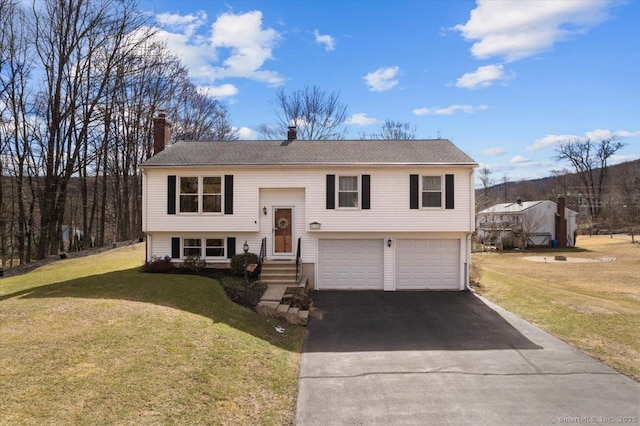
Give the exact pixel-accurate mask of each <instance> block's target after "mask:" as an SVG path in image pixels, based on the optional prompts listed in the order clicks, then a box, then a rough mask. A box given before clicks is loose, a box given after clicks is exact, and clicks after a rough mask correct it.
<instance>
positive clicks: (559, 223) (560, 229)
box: [556, 195, 567, 248]
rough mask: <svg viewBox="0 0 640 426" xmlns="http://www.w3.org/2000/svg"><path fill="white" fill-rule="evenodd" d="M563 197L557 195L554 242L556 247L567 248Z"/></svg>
mask: <svg viewBox="0 0 640 426" xmlns="http://www.w3.org/2000/svg"><path fill="white" fill-rule="evenodd" d="M564 205H565V202H564V196H562V195H558V211H557V213H556V240H557V241H558V247H562V248H564V247H567V218H566V217H565V213H564V208H565V207H564Z"/></svg>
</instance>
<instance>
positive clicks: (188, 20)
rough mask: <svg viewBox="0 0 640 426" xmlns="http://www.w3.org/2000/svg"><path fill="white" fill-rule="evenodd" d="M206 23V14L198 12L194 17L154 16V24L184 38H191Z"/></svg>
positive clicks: (175, 14) (164, 14)
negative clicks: (171, 30)
mask: <svg viewBox="0 0 640 426" xmlns="http://www.w3.org/2000/svg"><path fill="white" fill-rule="evenodd" d="M206 21H207V13H206V12H204V11H202V10H199V11H198V12H196V14H195V15H191V14H189V15H180V14H177V13H160V14H158V15H156V22H157V23H158V24H159V25H161V26H163V27H169V28H172V29H174V30H176V31H179V32H180V33H182V34H184V35H185V36H186V37H191V36H193V34H194V33H195V32H196V30H197V29H198V28H199V27H201V26H202V25H204V24H205V23H206Z"/></svg>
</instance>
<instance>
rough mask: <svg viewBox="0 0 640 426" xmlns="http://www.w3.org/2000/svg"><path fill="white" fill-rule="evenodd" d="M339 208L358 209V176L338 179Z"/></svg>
mask: <svg viewBox="0 0 640 426" xmlns="http://www.w3.org/2000/svg"><path fill="white" fill-rule="evenodd" d="M338 207H358V176H339V177H338Z"/></svg>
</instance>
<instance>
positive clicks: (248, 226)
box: [141, 115, 477, 291]
mask: <svg viewBox="0 0 640 426" xmlns="http://www.w3.org/2000/svg"><path fill="white" fill-rule="evenodd" d="M155 126H156V128H155V155H154V156H153V157H151V158H150V159H149V160H147V161H146V162H145V163H144V164H143V165H142V166H141V169H142V200H143V216H142V226H143V231H144V232H145V233H146V236H147V253H146V258H147V260H151V259H153V258H154V257H160V258H163V257H168V258H171V259H172V261H173V262H176V263H178V262H183V261H184V260H185V259H186V258H188V257H195V256H198V257H200V258H202V259H205V260H206V262H207V264H208V265H211V266H217V267H228V266H229V261H230V258H232V257H233V255H235V254H236V253H242V252H243V246H244V242H245V241H246V242H247V245H248V246H249V250H250V251H251V252H253V253H256V254H257V253H260V254H261V257H262V256H264V259H265V262H274V261H285V262H286V261H288V262H295V263H296V265H298V263H299V262H301V264H302V269H303V273H304V275H305V276H306V277H307V278H308V280H309V283H310V285H312V286H313V288H314V289H316V290H341V289H344V290H346V289H354V290H385V291H394V290H426V289H429V290H464V289H465V288H466V287H467V284H468V281H469V278H468V277H469V262H470V256H471V235H472V233H473V232H474V231H475V208H474V206H475V200H474V183H475V178H474V169H475V168H476V167H477V163H476V162H475V161H474V160H473V159H472V158H470V157H469V156H468V155H466V154H465V153H464V152H462V151H461V150H460V149H459V148H458V147H456V146H455V145H454V144H453V143H451V142H450V141H448V140H444V139H435V140H338V141H305V140H298V139H297V138H296V131H295V128H292V129H289V134H288V136H287V138H286V139H285V140H272V141H241V140H236V141H227V142H188V141H179V142H176V143H174V144H172V145H168V144H166V141H168V140H170V139H169V126H170V122H169V121H168V120H167V119H166V117H165V116H164V115H161V116H159V117H158V118H156V120H155ZM281 263H282V262H281Z"/></svg>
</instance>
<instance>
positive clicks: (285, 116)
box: [259, 86, 347, 140]
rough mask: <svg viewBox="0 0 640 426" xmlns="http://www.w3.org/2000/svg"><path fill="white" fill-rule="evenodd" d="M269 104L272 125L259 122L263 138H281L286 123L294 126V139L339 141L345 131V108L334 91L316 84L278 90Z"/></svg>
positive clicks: (287, 125) (286, 125)
mask: <svg viewBox="0 0 640 426" xmlns="http://www.w3.org/2000/svg"><path fill="white" fill-rule="evenodd" d="M271 103H272V105H273V106H274V107H275V109H276V117H277V120H276V127H272V126H269V125H265V124H263V125H261V126H260V130H259V131H260V135H261V137H262V138H263V139H281V138H282V137H283V136H284V135H285V131H286V129H287V127H289V126H295V127H296V129H297V132H298V139H303V140H339V139H344V137H345V135H346V133H347V129H346V127H345V124H344V122H345V120H346V118H347V107H346V105H345V104H343V103H342V102H341V101H340V93H339V92H337V91H333V92H326V91H325V90H323V89H322V88H320V87H319V86H311V87H310V86H305V87H304V88H303V89H300V90H294V91H293V92H291V93H287V92H285V91H284V89H279V90H278V91H277V92H276V96H275V98H273V99H272V100H271Z"/></svg>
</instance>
